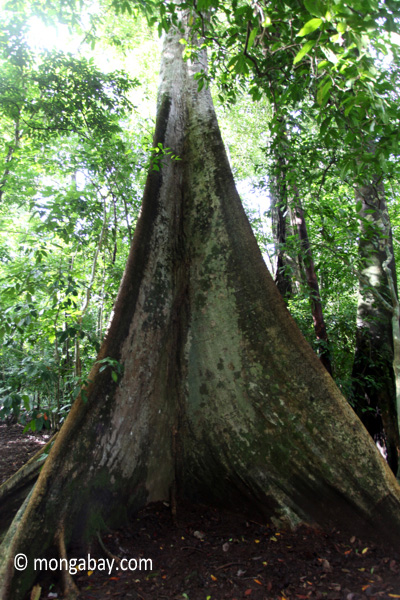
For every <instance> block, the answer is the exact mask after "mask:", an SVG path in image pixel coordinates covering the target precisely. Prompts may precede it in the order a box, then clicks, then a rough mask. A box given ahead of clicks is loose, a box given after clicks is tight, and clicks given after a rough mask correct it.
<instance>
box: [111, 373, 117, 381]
mask: <svg viewBox="0 0 400 600" xmlns="http://www.w3.org/2000/svg"><path fill="white" fill-rule="evenodd" d="M111 377H112V378H113V381H115V383H117V381H118V373H116V372H115V371H111Z"/></svg>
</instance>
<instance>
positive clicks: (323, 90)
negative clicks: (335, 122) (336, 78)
mask: <svg viewBox="0 0 400 600" xmlns="http://www.w3.org/2000/svg"><path fill="white" fill-rule="evenodd" d="M331 87H332V80H331V79H329V80H328V81H327V82H326V83H325V84H324V85H323V86H321V87H320V88H319V89H318V92H317V102H318V104H319V105H320V106H321V104H322V103H323V102H324V100H327V96H328V92H329V90H330V89H331Z"/></svg>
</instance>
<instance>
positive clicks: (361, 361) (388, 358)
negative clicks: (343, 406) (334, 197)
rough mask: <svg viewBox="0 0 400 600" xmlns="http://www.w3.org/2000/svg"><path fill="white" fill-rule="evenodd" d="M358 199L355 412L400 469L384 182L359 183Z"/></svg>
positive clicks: (394, 286)
mask: <svg viewBox="0 0 400 600" xmlns="http://www.w3.org/2000/svg"><path fill="white" fill-rule="evenodd" d="M356 201H357V203H358V204H359V206H360V207H361V208H360V211H359V214H360V220H361V236H360V244H359V253H360V257H361V260H362V264H363V267H362V272H361V277H360V291H359V297H358V307H357V332H356V350H355V356H354V365H353V373H352V378H353V381H354V383H353V394H354V401H355V405H356V411H357V414H358V415H359V417H360V419H361V420H362V422H363V423H364V425H365V427H366V428H367V430H368V431H369V433H370V434H371V436H372V437H373V438H374V439H375V440H376V441H380V442H382V441H383V442H384V444H385V446H386V450H387V460H388V463H389V465H390V467H391V469H392V470H393V472H394V473H397V470H398V466H399V448H400V445H399V426H398V415H397V408H396V381H395V374H394V370H393V365H394V346H393V341H394V338H393V332H394V330H393V323H392V319H393V311H394V310H395V307H394V305H393V297H392V296H393V294H395V296H396V297H397V282H396V271H395V264H394V257H393V256H394V255H393V244H392V234H391V229H390V223H389V216H388V212H387V205H386V201H385V191H384V187H383V184H382V182H380V181H375V182H373V183H372V184H370V185H365V186H363V187H360V188H358V189H357V190H356ZM388 257H389V259H388ZM385 270H386V271H387V272H386V273H385ZM388 275H390V279H389V278H388ZM390 284H391V286H392V293H391V288H390ZM395 329H396V327H395ZM395 333H396V332H395ZM396 336H397V333H396Z"/></svg>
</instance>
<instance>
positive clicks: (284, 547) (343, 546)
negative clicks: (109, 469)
mask: <svg viewBox="0 0 400 600" xmlns="http://www.w3.org/2000/svg"><path fill="white" fill-rule="evenodd" d="M21 432H22V428H19V427H18V426H15V425H14V426H11V427H8V428H7V427H6V426H2V425H0V444H1V446H0V448H1V451H0V481H2V480H3V479H4V478H5V477H6V476H7V475H11V474H12V473H13V472H14V471H15V470H16V469H17V468H19V467H20V466H21V464H22V463H23V462H24V460H26V459H27V458H28V457H29V456H30V455H31V454H32V452H33V451H34V450H35V449H39V448H40V447H41V445H42V444H43V443H44V441H45V440H44V439H43V437H42V436H40V435H36V436H33V435H28V436H26V435H22V433H21ZM102 546H103V547H101V545H100V542H95V543H94V544H93V546H92V548H91V549H90V550H89V554H90V558H91V560H92V564H91V565H89V569H88V565H87V562H86V563H85V564H83V562H82V561H83V559H85V561H87V558H88V555H87V554H86V555H84V556H83V555H79V554H74V551H73V550H71V553H70V556H69V558H70V560H71V559H73V558H74V559H76V561H77V565H78V566H81V567H82V569H81V570H79V571H77V573H76V574H74V575H73V578H74V581H75V583H76V584H77V586H78V587H79V589H80V591H81V594H80V598H82V600H108V599H114V600H122V599H125V598H126V599H127V600H158V599H160V600H164V599H168V600H169V599H172V600H240V599H246V598H247V599H249V600H285V599H286V600H294V599H307V598H310V599H327V600H373V599H383V600H386V599H389V598H400V554H399V551H400V541H399V551H398V552H397V553H394V552H393V551H392V550H388V549H386V548H385V546H382V547H378V546H376V545H372V544H369V543H368V542H366V541H365V540H359V539H357V538H356V537H355V536H353V535H349V534H347V535H344V534H342V533H341V532H339V531H329V532H321V531H316V530H314V529H309V528H306V527H301V528H299V529H297V530H296V531H295V532H292V531H283V530H281V531H280V530H278V529H276V527H274V526H273V525H272V524H270V523H258V522H255V521H250V520H248V519H246V518H245V517H244V516H241V515H237V514H233V513H231V512H227V511H221V510H217V509H215V508H209V507H205V506H193V505H184V506H181V505H180V506H178V511H177V523H175V524H174V522H173V519H172V516H171V511H170V508H169V507H168V505H166V504H164V503H158V504H153V505H149V506H148V507H146V508H145V509H143V510H142V511H141V512H140V513H139V514H137V515H135V516H134V517H132V519H131V521H130V522H129V523H128V524H127V525H126V526H125V527H124V528H123V529H119V530H117V531H112V532H109V533H106V534H105V535H103V538H102ZM112 555H114V556H116V557H118V558H119V559H122V560H121V562H120V563H117V561H114V563H111V561H112V560H113V559H112ZM145 559H150V561H151V562H150V561H149V560H148V561H147V562H146V561H145ZM94 560H96V561H98V562H97V568H94ZM107 561H108V562H107ZM71 565H73V563H70V570H71V571H73V570H74V568H72V569H71ZM83 567H85V568H83ZM150 567H151V568H150ZM38 586H40V587H37V588H36V590H35V592H36V596H35V598H37V597H40V598H41V599H44V598H63V595H62V589H61V585H60V581H59V579H58V577H57V573H56V571H54V572H51V571H50V570H49V569H48V571H47V573H46V574H44V575H43V577H42V578H41V579H39V582H38ZM38 592H40V596H37V593H38Z"/></svg>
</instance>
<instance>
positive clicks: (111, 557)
mask: <svg viewBox="0 0 400 600" xmlns="http://www.w3.org/2000/svg"><path fill="white" fill-rule="evenodd" d="M97 540H98V542H99V544H100V547H101V549H102V550H103V552H104V554H105V555H106V556H107V558H110V559H111V560H114V561H115V563H116V564H118V565H119V564H120V562H121V559H120V558H119V557H118V556H116V555H115V554H113V553H112V552H110V550H109V549H108V548H107V546H106V545H105V544H104V542H103V540H102V539H101V536H100V533H99V532H97Z"/></svg>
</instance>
